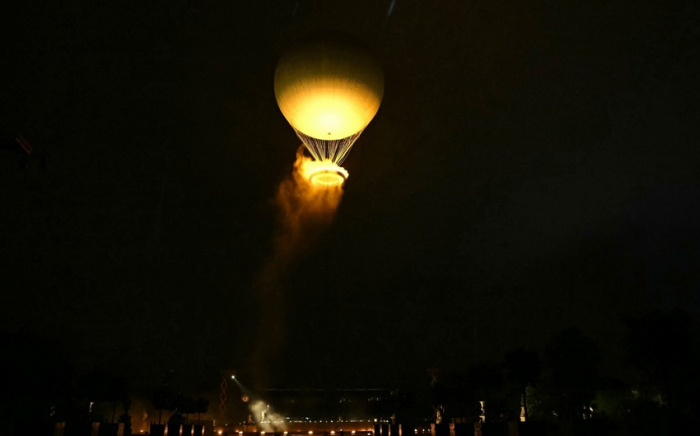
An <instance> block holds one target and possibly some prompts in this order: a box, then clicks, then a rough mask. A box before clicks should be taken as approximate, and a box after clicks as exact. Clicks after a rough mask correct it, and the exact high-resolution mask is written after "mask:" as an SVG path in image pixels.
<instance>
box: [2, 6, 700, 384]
mask: <svg viewBox="0 0 700 436" xmlns="http://www.w3.org/2000/svg"><path fill="white" fill-rule="evenodd" d="M37 3H39V2H37ZM43 3H47V2H43ZM54 3H55V4H54ZM116 3H117V4H113V5H108V4H99V5H98V4H95V3H94V2H88V1H68V2H53V3H52V2H48V3H47V5H45V6H33V5H31V4H30V3H29V2H21V4H22V5H21V6H19V5H15V6H14V7H13V8H12V10H6V11H4V12H3V13H1V14H0V15H1V16H3V25H2V30H3V33H5V35H3V36H2V41H3V42H2V44H1V45H0V47H1V49H2V67H1V71H0V79H1V80H0V86H1V88H0V91H1V93H0V95H2V98H1V99H0V107H1V110H2V112H1V113H0V115H1V118H0V123H1V124H0V127H1V129H2V132H0V133H2V135H3V140H4V142H3V147H4V148H3V149H2V150H0V153H2V154H1V155H0V158H1V159H0V178H1V179H0V219H1V224H2V225H1V227H0V229H1V230H0V256H1V257H0V260H1V261H2V263H1V264H0V268H1V269H0V273H1V274H2V276H1V281H0V287H1V289H2V290H1V292H0V295H1V296H0V299H1V300H0V302H1V306H0V307H1V308H2V321H1V322H2V328H3V329H5V330H16V329H18V328H22V327H26V328H28V329H29V330H30V331H31V332H34V334H36V335H38V336H43V337H48V338H50V339H52V340H54V341H55V342H56V343H58V344H60V345H61V347H62V348H64V350H65V351H66V353H67V355H68V356H69V357H70V358H71V359H72V360H74V361H76V362H78V364H79V365H82V366H83V367H89V366H91V365H94V364H98V365H102V366H105V367H108V368H112V369H114V370H119V371H121V372H123V373H124V374H127V375H128V376H129V377H131V378H132V379H134V380H142V379H145V380H148V379H153V377H155V376H156V375H159V374H160V373H161V372H162V370H163V369H165V368H174V369H176V370H177V371H178V373H179V374H182V376H181V379H182V383H183V384H188V385H190V386H193V387H195V388H196V387H202V388H204V387H210V386H212V383H213V385H214V386H215V385H216V381H215V380H216V379H217V377H218V371H219V370H221V369H224V368H239V369H242V370H243V371H244V372H245V369H246V363H247V359H248V354H249V353H250V350H251V349H252V348H253V347H254V346H255V344H254V341H255V337H256V332H255V327H256V313H257V311H258V305H259V301H258V300H257V299H256V298H255V297H254V295H253V286H252V283H253V282H254V280H255V277H256V275H257V274H258V271H259V270H260V268H261V266H262V265H263V263H264V262H265V259H266V258H267V256H268V255H269V253H270V250H271V246H272V240H273V233H274V228H275V219H276V218H275V208H274V205H273V202H272V198H273V196H274V192H275V190H276V187H277V185H278V184H279V182H280V181H281V180H282V179H283V178H284V177H285V176H286V175H288V174H289V173H290V171H291V165H292V162H293V160H294V153H295V149H296V147H297V146H298V143H299V141H298V139H297V138H296V137H295V135H294V132H293V131H292V129H291V128H290V127H289V125H288V124H287V123H286V121H285V119H284V117H283V116H282V115H281V113H280V112H279V110H278V108H277V106H276V103H275V99H274V94H273V90H272V79H273V74H274V68H275V63H276V61H277V59H278V58H279V56H280V54H281V53H282V52H283V51H284V49H285V48H286V47H287V46H288V45H289V44H290V43H291V42H292V41H293V40H294V39H295V38H296V37H299V36H302V35H304V34H307V33H308V32H311V31H314V30H317V29H338V30H341V31H345V32H350V33H353V34H355V35H356V36H358V37H360V38H361V39H363V40H365V41H366V42H367V43H368V44H369V45H370V46H371V47H372V48H373V49H374V50H375V51H376V53H377V54H378V57H379V58H380V60H381V62H382V65H383V67H384V69H385V75H386V92H385V96H384V101H383V105H382V107H381V109H380V111H379V113H378V115H377V117H376V118H375V119H374V121H373V122H372V123H371V124H370V126H369V127H368V128H367V130H366V131H365V133H364V134H363V135H362V137H361V138H360V140H359V141H358V143H357V144H356V146H355V148H354V149H353V152H352V153H351V155H350V157H349V159H348V160H347V161H346V167H347V169H348V170H349V171H350V174H351V176H350V178H349V180H348V183H347V185H346V187H345V196H344V198H343V201H342V203H341V206H340V209H339V211H338V215H337V217H336V220H335V222H334V223H333V225H332V226H331V227H330V228H329V229H328V230H326V231H325V232H324V233H323V235H322V236H321V237H320V239H319V240H318V242H317V243H316V244H315V245H314V246H313V247H310V248H309V249H308V250H307V252H306V253H305V255H304V256H300V257H299V258H298V259H297V260H296V263H295V271H294V273H293V274H291V275H290V276H289V277H288V280H287V282H286V286H285V289H284V295H285V296H284V298H285V301H284V303H285V306H286V307H287V308H288V312H287V316H286V319H285V320H284V323H285V325H284V328H285V330H286V332H287V335H286V342H285V343H286V345H285V347H283V348H282V349H281V350H280V353H279V354H280V356H279V359H278V362H277V367H276V368H275V374H274V376H273V380H274V383H276V385H277V386H280V387H281V386H287V387H290V386H303V385H305V386H318V385H334V384H339V385H345V386H350V385H352V386H390V385H394V384H397V383H401V382H402V381H404V380H408V379H415V378H420V377H426V376H425V369H426V368H429V367H441V368H457V367H464V366H465V365H468V364H470V363H472V362H474V361H475V360H477V361H482V360H488V359H498V358H500V356H501V355H502V353H503V352H505V351H506V350H508V349H509V348H512V347H514V346H517V345H522V346H527V347H531V348H533V349H538V348H540V347H541V346H542V345H543V344H544V343H545V342H546V340H547V339H548V338H549V337H550V336H551V335H552V334H553V333H555V332H556V331H558V330H560V329H562V328H564V327H568V326H571V325H577V326H580V327H581V328H582V330H583V331H584V332H585V333H586V334H588V335H590V336H592V337H593V338H595V339H596V340H598V341H599V342H600V343H601V344H602V345H604V346H607V347H608V348H607V349H606V355H607V356H612V357H611V359H612V360H614V357H616V356H617V354H616V353H615V347H616V344H619V342H618V341H619V340H620V339H621V335H622V333H623V327H622V323H621V322H620V320H621V319H622V317H624V316H629V315H632V314H637V313H641V312H643V311H645V310H648V309H649V308H652V307H662V308H669V307H672V306H674V305H682V306H684V307H686V308H687V309H689V310H691V311H693V312H695V313H698V311H699V310H700V297H699V295H700V294H698V292H697V291H698V289H699V288H700V275H698V262H699V261H700V224H699V223H700V202H698V200H697V199H698V197H699V196H700V184H698V177H697V176H696V173H697V172H698V169H699V168H700V151H699V148H698V137H699V135H698V133H700V132H698V130H699V126H700V122H699V121H700V120H698V113H700V107H698V102H699V99H698V97H700V95H699V93H698V86H697V83H698V79H699V77H698V72H699V69H698V65H700V58H699V55H700V50H699V49H698V47H700V44H699V42H700V41H699V39H700V30H698V27H697V26H695V25H694V24H695V23H697V22H698V21H699V20H700V8H699V7H698V6H697V5H696V4H695V3H694V2H692V1H690V0H688V1H685V2H680V1H679V2H661V1H659V2H655V3H654V2H632V1H621V2H608V1H587V2H582V3H581V4H578V5H574V4H573V3H574V2H561V1H519V2H515V1H512V2H511V1H502V0H497V1H494V0H489V1H481V0H475V1H461V0H460V1H458V0H450V1H448V0H441V1H435V2H428V1H419V0H398V1H396V2H395V7H394V9H393V13H392V15H391V16H390V17H389V18H388V20H387V9H388V7H389V4H390V3H391V2H390V1H388V0H387V1H374V0H372V1H371V0H363V1H349V0H344V1H320V0H319V1H312V0H301V1H299V2H298V8H296V14H294V15H293V11H294V10H295V4H296V3H297V2H295V1H293V0H285V1H272V0H256V1H248V2H243V1H209V2H192V1H187V0H178V1H157V2H156V1H154V2H133V4H128V5H127V4H126V3H132V2H116ZM3 8H6V7H3ZM17 132H25V136H28V137H29V138H30V141H31V142H32V144H33V146H34V151H35V153H34V154H33V155H32V156H31V157H30V158H29V159H28V162H27V165H26V166H27V168H26V169H23V168H20V165H18V160H19V158H20V157H21V153H20V149H18V148H16V147H15V148H13V147H12V141H11V139H12V137H13V136H14V135H15V134H16V133H17ZM42 158H46V159H47V162H48V169H47V170H44V169H43V168H42ZM617 357H619V356H617ZM212 381H213V382H212Z"/></svg>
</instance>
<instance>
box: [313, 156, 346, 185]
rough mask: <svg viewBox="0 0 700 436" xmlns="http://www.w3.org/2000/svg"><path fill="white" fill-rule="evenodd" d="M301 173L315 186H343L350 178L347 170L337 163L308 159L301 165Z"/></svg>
mask: <svg viewBox="0 0 700 436" xmlns="http://www.w3.org/2000/svg"><path fill="white" fill-rule="evenodd" d="M301 173H302V175H303V176H304V178H305V179H306V180H308V181H309V182H311V184H312V185H315V186H327V187H332V186H341V185H342V184H343V183H345V180H347V178H348V177H349V175H350V174H349V173H348V172H347V170H346V169H345V168H343V167H341V166H339V165H336V164H335V163H333V162H331V161H329V160H324V161H316V160H311V159H306V160H304V162H303V163H302V164H301Z"/></svg>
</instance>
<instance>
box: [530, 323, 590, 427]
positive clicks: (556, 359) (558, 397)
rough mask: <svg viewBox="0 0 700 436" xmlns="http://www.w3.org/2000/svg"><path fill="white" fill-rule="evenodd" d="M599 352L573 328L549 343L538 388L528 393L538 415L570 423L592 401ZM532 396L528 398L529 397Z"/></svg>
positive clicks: (581, 415) (561, 333) (580, 416)
mask: <svg viewBox="0 0 700 436" xmlns="http://www.w3.org/2000/svg"><path fill="white" fill-rule="evenodd" d="M599 362H600V348H599V347H598V345H597V344H596V343H595V342H593V341H592V340H591V339H589V338H587V337H585V336H583V335H582V334H581V331H580V330H579V329H577V328H570V329H566V330H564V331H562V332H560V333H559V334H557V335H555V336H554V337H553V338H552V339H551V340H550V342H549V344H548V346H547V348H546V353H545V359H544V367H543V372H542V377H541V381H540V383H539V385H538V386H537V388H536V389H533V390H532V392H533V394H534V395H535V396H536V400H537V403H538V406H539V407H538V409H539V411H540V413H542V412H545V413H546V414H550V413H552V414H553V415H555V416H556V417H557V418H558V420H560V421H563V422H568V423H571V422H573V421H575V420H580V419H582V417H583V407H584V406H589V405H590V404H591V402H592V401H593V399H594V398H595V393H596V387H597V385H598V370H597V366H598V363H599ZM531 395H532V394H531Z"/></svg>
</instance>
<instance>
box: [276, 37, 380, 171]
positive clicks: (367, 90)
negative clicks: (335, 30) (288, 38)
mask: <svg viewBox="0 0 700 436" xmlns="http://www.w3.org/2000/svg"><path fill="white" fill-rule="evenodd" d="M383 94H384V73H383V72H382V68H381V66H380V65H379V63H378V62H377V61H376V60H375V59H374V58H373V57H372V56H371V55H370V53H369V51H368V49H367V48H366V47H365V46H364V45H362V44H361V43H360V42H359V41H356V40H354V39H352V38H350V37H348V36H344V35H338V34H332V35H322V36H316V37H314V38H310V39H307V40H305V41H302V42H301V43H299V44H297V45H295V46H294V47H292V48H291V49H290V50H289V51H287V52H286V53H285V54H284V55H283V56H282V58H281V59H280V60H279V63H278V64H277V69H276V71H275V97H276V99H277V104H278V105H279V108H280V110H281V111H282V114H283V115H284V117H285V118H286V119H287V121H288V122H289V124H290V125H291V126H292V127H293V128H294V130H295V131H296V133H297V135H298V136H299V138H300V139H301V140H302V142H303V143H304V145H305V146H306V148H307V149H308V150H309V152H310V153H311V155H312V156H313V157H314V159H315V160H316V161H323V162H326V163H328V164H334V165H336V166H339V165H340V164H342V162H343V160H344V159H345V157H346V156H347V154H348V152H349V151H350V148H351V147H352V145H353V144H354V143H355V141H356V140H357V138H358V137H359V136H360V134H361V133H362V131H363V130H364V129H365V127H367V125H368V124H369V123H370V121H372V118H374V116H375V115H376V113H377V111H378V110H379V106H380V104H381V102H382V96H383ZM341 169H342V168H341ZM324 171H331V172H333V171H336V170H335V169H330V170H329V169H328V168H326V169H325V170H324ZM343 172H344V170H343ZM326 174H327V173H326ZM341 174H342V172H341ZM343 176H344V177H347V172H344V174H343ZM321 180H326V181H328V179H327V178H322V179H321ZM343 181H344V179H343ZM341 183H342V181H341Z"/></svg>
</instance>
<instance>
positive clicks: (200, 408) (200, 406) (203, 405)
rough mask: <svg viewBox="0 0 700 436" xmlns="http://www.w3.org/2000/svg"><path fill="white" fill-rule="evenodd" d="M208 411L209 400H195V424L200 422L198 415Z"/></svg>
mask: <svg viewBox="0 0 700 436" xmlns="http://www.w3.org/2000/svg"><path fill="white" fill-rule="evenodd" d="M207 409H209V400H207V399H206V398H197V400H196V410H197V424H199V422H200V414H201V413H207Z"/></svg>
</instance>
